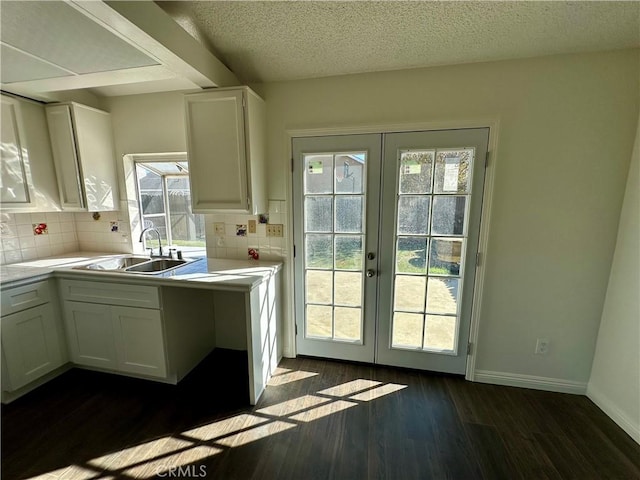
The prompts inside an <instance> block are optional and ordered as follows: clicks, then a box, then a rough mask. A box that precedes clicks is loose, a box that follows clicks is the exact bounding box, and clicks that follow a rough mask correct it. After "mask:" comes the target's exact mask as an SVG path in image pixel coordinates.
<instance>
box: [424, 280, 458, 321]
mask: <svg viewBox="0 0 640 480" xmlns="http://www.w3.org/2000/svg"><path fill="white" fill-rule="evenodd" d="M459 282H460V280H459V279H458V278H444V277H429V282H428V285H427V312H428V313H448V314H452V315H455V314H456V313H458V284H459Z"/></svg>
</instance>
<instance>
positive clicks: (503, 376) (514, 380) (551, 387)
mask: <svg viewBox="0 0 640 480" xmlns="http://www.w3.org/2000/svg"><path fill="white" fill-rule="evenodd" d="M473 381H474V382H480V383H491V384H494V385H504V386H506V387H520V388H532V389H534V390H546V391H549V392H559V393H572V394H575V395H585V394H586V392H587V383H586V382H575V381H573V380H564V379H561V378H552V377H536V376H534V375H522V374H519V373H508V372H492V371H489V370H476V371H475V373H474V375H473Z"/></svg>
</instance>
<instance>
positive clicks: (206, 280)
mask: <svg viewBox="0 0 640 480" xmlns="http://www.w3.org/2000/svg"><path fill="white" fill-rule="evenodd" d="M126 255H128V254H114V253H101V252H74V253H67V254H64V255H59V256H56V257H49V258H41V259H38V260H33V261H28V262H22V263H15V264H11V265H3V266H2V267H0V285H1V286H2V288H7V287H12V286H17V285H20V284H24V283H29V282H32V281H34V280H39V279H41V278H42V279H44V278H47V277H49V276H51V275H55V276H57V277H65V278H75V277H77V278H84V279H87V280H88V279H91V280H94V281H99V280H100V279H101V278H102V279H104V280H108V281H121V282H124V283H139V284H146V285H158V286H174V287H177V286H180V287H195V288H211V289H216V290H234V291H238V290H239V291H249V290H251V289H253V288H255V287H256V286H257V285H260V284H261V283H262V282H263V281H264V280H265V279H267V278H269V277H271V276H272V275H274V274H275V273H276V272H277V271H278V270H279V269H280V268H281V266H282V264H281V263H279V262H265V261H255V260H231V259H224V258H207V257H199V258H196V257H193V258H195V260H194V261H193V262H191V263H187V264H185V265H183V266H181V267H178V268H175V269H173V270H170V271H168V272H165V273H161V274H153V275H149V274H139V273H129V272H122V271H110V270H88V269H78V268H74V267H79V266H83V265H87V264H89V263H94V262H97V261H100V260H105V259H109V258H115V257H122V256H126Z"/></svg>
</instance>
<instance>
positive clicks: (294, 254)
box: [293, 245, 296, 258]
mask: <svg viewBox="0 0 640 480" xmlns="http://www.w3.org/2000/svg"><path fill="white" fill-rule="evenodd" d="M293 258H296V246H295V245H294V246H293Z"/></svg>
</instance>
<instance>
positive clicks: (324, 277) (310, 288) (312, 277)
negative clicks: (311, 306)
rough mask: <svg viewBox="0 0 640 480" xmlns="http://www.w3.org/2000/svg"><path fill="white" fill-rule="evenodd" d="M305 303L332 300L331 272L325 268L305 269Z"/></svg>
mask: <svg viewBox="0 0 640 480" xmlns="http://www.w3.org/2000/svg"><path fill="white" fill-rule="evenodd" d="M306 287H307V288H306V290H307V303H325V304H329V303H332V302H333V273H332V272H331V271H327V270H307V282H306Z"/></svg>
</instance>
